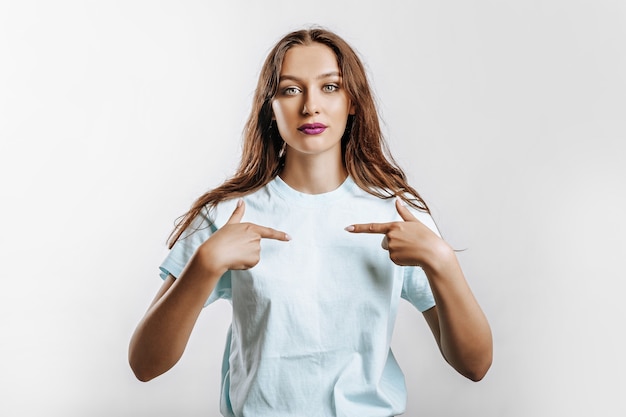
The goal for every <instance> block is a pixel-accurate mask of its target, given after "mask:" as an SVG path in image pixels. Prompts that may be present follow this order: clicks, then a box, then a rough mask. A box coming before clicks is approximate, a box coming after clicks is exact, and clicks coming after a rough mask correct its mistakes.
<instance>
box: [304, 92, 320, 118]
mask: <svg viewBox="0 0 626 417" xmlns="http://www.w3.org/2000/svg"><path fill="white" fill-rule="evenodd" d="M319 112H320V109H319V100H318V98H317V97H316V96H315V94H311V93H308V94H306V96H305V98H304V105H303V106H302V114H303V115H311V114H319Z"/></svg>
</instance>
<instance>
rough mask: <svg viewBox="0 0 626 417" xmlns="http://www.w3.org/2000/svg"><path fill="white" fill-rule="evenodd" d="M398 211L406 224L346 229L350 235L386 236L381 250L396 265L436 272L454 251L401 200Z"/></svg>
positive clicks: (359, 226)
mask: <svg viewBox="0 0 626 417" xmlns="http://www.w3.org/2000/svg"><path fill="white" fill-rule="evenodd" d="M396 210H397V211H398V214H400V217H402V220H403V221H396V222H389V223H365V224H354V225H351V226H348V227H346V230H347V231H348V232H351V233H376V234H383V235H384V237H383V241H382V243H381V246H382V247H383V249H385V250H388V251H389V258H390V259H391V260H392V261H393V262H394V263H395V264H397V265H402V266H409V265H410V266H421V267H423V268H429V269H430V268H434V267H435V266H436V264H437V263H438V262H437V261H438V260H441V259H443V258H445V255H446V254H449V253H451V252H453V251H452V249H451V248H450V246H448V244H447V243H446V242H444V240H443V239H441V238H440V237H439V236H437V235H436V234H435V233H434V232H433V231H432V230H430V229H429V228H428V227H427V226H426V225H424V224H423V223H422V222H420V221H419V220H418V219H417V218H415V216H413V214H412V213H411V212H410V211H409V209H408V208H407V207H406V206H404V205H403V203H402V200H400V199H399V198H397V199H396Z"/></svg>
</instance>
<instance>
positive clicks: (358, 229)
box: [346, 223, 391, 234]
mask: <svg viewBox="0 0 626 417" xmlns="http://www.w3.org/2000/svg"><path fill="white" fill-rule="evenodd" d="M390 226H391V223H364V224H353V225H350V226H348V227H346V230H347V231H348V232H350V233H376V234H385V233H387V232H389V229H390Z"/></svg>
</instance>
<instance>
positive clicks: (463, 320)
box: [129, 43, 492, 381]
mask: <svg viewBox="0 0 626 417" xmlns="http://www.w3.org/2000/svg"><path fill="white" fill-rule="evenodd" d="M280 75H281V77H280V82H279V91H278V92H277V95H276V98H275V99H274V101H273V102H272V110H273V113H274V119H275V120H276V123H277V126H278V129H279V131H280V134H281V137H282V138H283V139H284V140H285V143H286V162H285V167H284V169H283V171H282V172H281V174H280V176H281V178H282V179H283V180H284V181H285V182H286V183H287V184H288V185H290V186H291V187H292V188H294V189H296V190H298V191H301V192H304V193H309V194H318V193H324V192H328V191H332V190H334V189H336V188H337V187H338V186H339V185H340V184H341V183H342V182H343V181H344V180H345V178H346V176H347V172H346V169H345V167H344V166H343V163H342V157H341V144H340V141H341V136H342V134H343V131H344V130H345V126H346V122H347V118H348V115H349V114H353V113H354V110H355V104H354V103H352V102H351V101H350V99H349V97H348V95H347V94H346V93H345V91H344V90H343V89H342V79H341V74H340V72H339V68H338V65H337V60H336V57H335V55H334V53H333V52H332V50H331V49H330V48H328V47H326V46H324V45H321V44H316V43H314V44H311V45H308V46H295V47H292V48H291V49H290V50H289V51H288V52H287V54H286V55H285V58H284V61H283V66H282V69H281V74H280ZM305 123H323V124H324V125H325V126H327V128H326V129H325V131H324V132H323V133H321V134H318V135H310V134H305V133H303V132H301V131H300V130H298V127H300V126H301V125H303V124H305ZM396 210H397V212H398V213H399V214H400V216H401V218H402V219H403V220H402V221H397V222H390V223H370V224H354V225H350V226H347V227H346V233H376V234H381V235H382V248H381V250H387V251H388V252H389V257H390V259H391V260H392V261H393V262H394V263H396V264H398V265H418V266H420V267H421V268H422V269H423V270H424V272H425V273H426V276H427V277H428V280H429V283H430V286H431V288H432V291H433V294H434V297H435V301H436V304H437V305H436V306H435V307H433V308H431V309H429V310H427V311H425V312H424V313H423V315H424V318H425V319H426V322H427V323H428V325H429V327H430V329H431V330H432V333H433V335H434V337H435V340H436V342H437V344H438V346H439V349H440V351H441V353H442V355H443V356H444V358H445V359H446V360H447V361H448V363H450V365H451V366H452V367H454V369H456V370H457V371H458V372H459V373H461V374H462V375H464V376H466V377H467V378H469V379H471V380H474V381H478V380H480V379H482V378H483V376H484V375H485V374H486V372H487V370H488V369H489V367H490V365H491V360H492V338H491V330H490V327H489V324H488V322H487V320H486V318H485V315H484V314H483V312H482V310H481V308H480V306H479V305H478V303H477V301H476V299H475V297H474V295H473V294H472V291H471V290H470V287H469V285H468V283H467V281H466V280H465V277H464V275H463V272H462V270H461V267H460V266H459V263H458V260H457V258H456V256H455V253H454V251H453V250H452V249H451V248H450V246H449V245H448V244H447V243H446V242H445V241H444V240H443V239H441V238H440V237H439V236H437V235H436V234H435V233H433V232H432V231H431V230H430V229H429V228H428V227H426V226H425V225H424V224H422V223H421V222H420V221H419V220H417V219H416V218H415V217H414V216H413V215H412V214H411V212H410V211H409V210H408V209H407V208H406V207H405V206H404V205H403V204H402V202H401V201H400V200H397V201H396ZM244 214H245V203H244V202H243V200H239V201H238V203H237V207H236V208H235V210H234V211H233V213H232V215H231V217H230V219H229V220H228V222H227V223H226V224H225V225H224V226H222V227H221V228H220V229H219V230H218V231H217V232H215V233H214V234H213V235H212V236H211V237H210V238H209V239H207V240H206V241H205V242H204V243H203V244H202V245H200V247H199V248H198V249H197V251H196V252H195V254H194V255H193V256H192V258H191V259H190V261H189V263H188V264H187V266H186V268H185V269H184V270H183V272H182V273H181V274H180V276H179V277H177V278H176V279H175V278H174V277H172V276H171V275H170V276H169V277H167V278H166V279H165V281H164V282H163V285H162V286H161V288H160V289H159V291H158V293H157V295H156V297H155V298H154V300H153V302H152V303H151V305H150V307H149V308H148V311H147V312H146V314H145V316H144V318H143V319H142V320H141V322H140V323H139V325H138V326H137V329H136V330H135V333H134V334H133V337H132V339H131V342H130V347H129V362H130V365H131V367H132V369H133V371H134V372H135V375H136V376H137V378H139V379H140V380H142V381H148V380H150V379H152V378H154V377H156V376H158V375H160V374H162V373H164V372H166V371H167V370H169V369H170V368H171V367H172V366H174V365H175V364H176V362H177V361H178V360H179V359H180V357H181V356H182V354H183V351H184V349H185V346H186V344H187V342H188V340H189V336H190V335H191V332H192V330H193V327H194V325H195V322H196V320H197V318H198V316H199V314H200V312H201V311H202V307H203V305H204V302H205V301H206V299H207V298H208V297H209V295H210V293H211V292H212V290H213V288H214V287H215V285H216V283H217V281H218V280H219V278H220V277H221V276H222V275H223V273H224V272H226V271H227V270H241V269H248V268H252V267H253V266H255V265H256V264H257V263H258V262H259V260H260V259H261V256H262V254H261V246H260V242H261V239H274V240H279V241H283V242H284V244H285V245H288V244H290V242H289V240H290V237H289V235H288V234H287V233H286V232H285V231H279V230H275V229H272V228H270V227H266V226H261V225H257V224H252V223H246V222H243V221H242V220H243V217H244Z"/></svg>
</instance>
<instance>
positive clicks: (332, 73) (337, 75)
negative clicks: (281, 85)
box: [278, 71, 341, 82]
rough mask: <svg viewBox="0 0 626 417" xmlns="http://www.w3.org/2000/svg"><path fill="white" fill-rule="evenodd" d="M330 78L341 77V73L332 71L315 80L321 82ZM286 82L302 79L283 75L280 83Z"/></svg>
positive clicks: (279, 80)
mask: <svg viewBox="0 0 626 417" xmlns="http://www.w3.org/2000/svg"><path fill="white" fill-rule="evenodd" d="M329 77H341V73H340V72H339V71H331V72H326V73H324V74H320V75H318V76H317V77H315V78H316V79H318V80H320V79H323V78H329ZM285 80H291V81H302V79H301V78H299V77H296V76H295V75H289V74H282V75H281V76H280V78H279V79H278V82H281V81H285Z"/></svg>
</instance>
